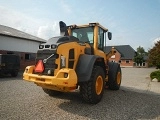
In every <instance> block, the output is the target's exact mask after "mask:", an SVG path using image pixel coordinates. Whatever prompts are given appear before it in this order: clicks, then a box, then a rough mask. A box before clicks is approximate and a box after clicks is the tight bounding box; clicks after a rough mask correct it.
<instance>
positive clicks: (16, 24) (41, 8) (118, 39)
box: [0, 0, 160, 51]
mask: <svg viewBox="0 0 160 120" xmlns="http://www.w3.org/2000/svg"><path fill="white" fill-rule="evenodd" d="M59 21H64V22H65V23H66V24H67V25H71V24H77V25H83V24H88V23H90V22H99V23H100V24H101V25H103V26H104V27H106V28H108V29H109V31H110V32H112V40H111V41H109V40H107V45H109V46H114V45H130V46H131V47H133V48H134V49H135V50H136V49H137V47H139V46H141V47H143V48H144V49H145V50H146V51H148V49H150V48H152V47H153V45H154V43H155V42H156V41H157V40H160V0H0V24H1V25H5V26H9V27H12V28H15V29H18V30H21V31H23V32H26V33H29V34H32V35H34V36H37V37H40V38H43V39H45V40H48V39H49V38H51V37H53V36H58V35H60V32H59Z"/></svg>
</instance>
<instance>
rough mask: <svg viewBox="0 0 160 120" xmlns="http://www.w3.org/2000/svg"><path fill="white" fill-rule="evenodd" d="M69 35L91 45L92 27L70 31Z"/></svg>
mask: <svg viewBox="0 0 160 120" xmlns="http://www.w3.org/2000/svg"><path fill="white" fill-rule="evenodd" d="M71 35H72V36H74V37H77V38H78V39H79V40H80V41H82V42H85V43H93V27H83V28H75V29H72V32H71Z"/></svg>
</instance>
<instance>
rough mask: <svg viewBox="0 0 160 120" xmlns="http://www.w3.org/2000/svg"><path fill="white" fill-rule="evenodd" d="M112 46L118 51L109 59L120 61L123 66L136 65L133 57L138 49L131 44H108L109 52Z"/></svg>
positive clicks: (106, 48) (107, 50)
mask: <svg viewBox="0 0 160 120" xmlns="http://www.w3.org/2000/svg"><path fill="white" fill-rule="evenodd" d="M112 47H114V48H115V49H116V53H115V55H113V56H112V57H111V58H110V59H109V61H112V62H117V63H120V66H121V67H133V66H135V63H134V61H133V59H134V56H135V55H136V51H135V50H134V49H133V48H132V47H131V46H130V45H119V46H106V47H105V50H106V52H107V53H108V52H109V51H110V50H111V48H112Z"/></svg>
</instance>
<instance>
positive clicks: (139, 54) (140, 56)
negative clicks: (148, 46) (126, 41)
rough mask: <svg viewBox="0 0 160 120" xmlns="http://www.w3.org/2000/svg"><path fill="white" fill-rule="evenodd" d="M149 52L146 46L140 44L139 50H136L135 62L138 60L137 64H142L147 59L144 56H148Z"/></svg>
mask: <svg viewBox="0 0 160 120" xmlns="http://www.w3.org/2000/svg"><path fill="white" fill-rule="evenodd" d="M146 55H147V53H146V52H145V50H144V48H143V47H141V46H139V47H138V48H137V52H136V55H135V57H134V62H136V63H137V64H140V65H142V63H143V62H144V61H145V60H144V56H146Z"/></svg>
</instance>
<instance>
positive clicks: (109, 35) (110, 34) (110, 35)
mask: <svg viewBox="0 0 160 120" xmlns="http://www.w3.org/2000/svg"><path fill="white" fill-rule="evenodd" d="M108 39H109V40H111V39H112V33H111V32H108Z"/></svg>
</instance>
